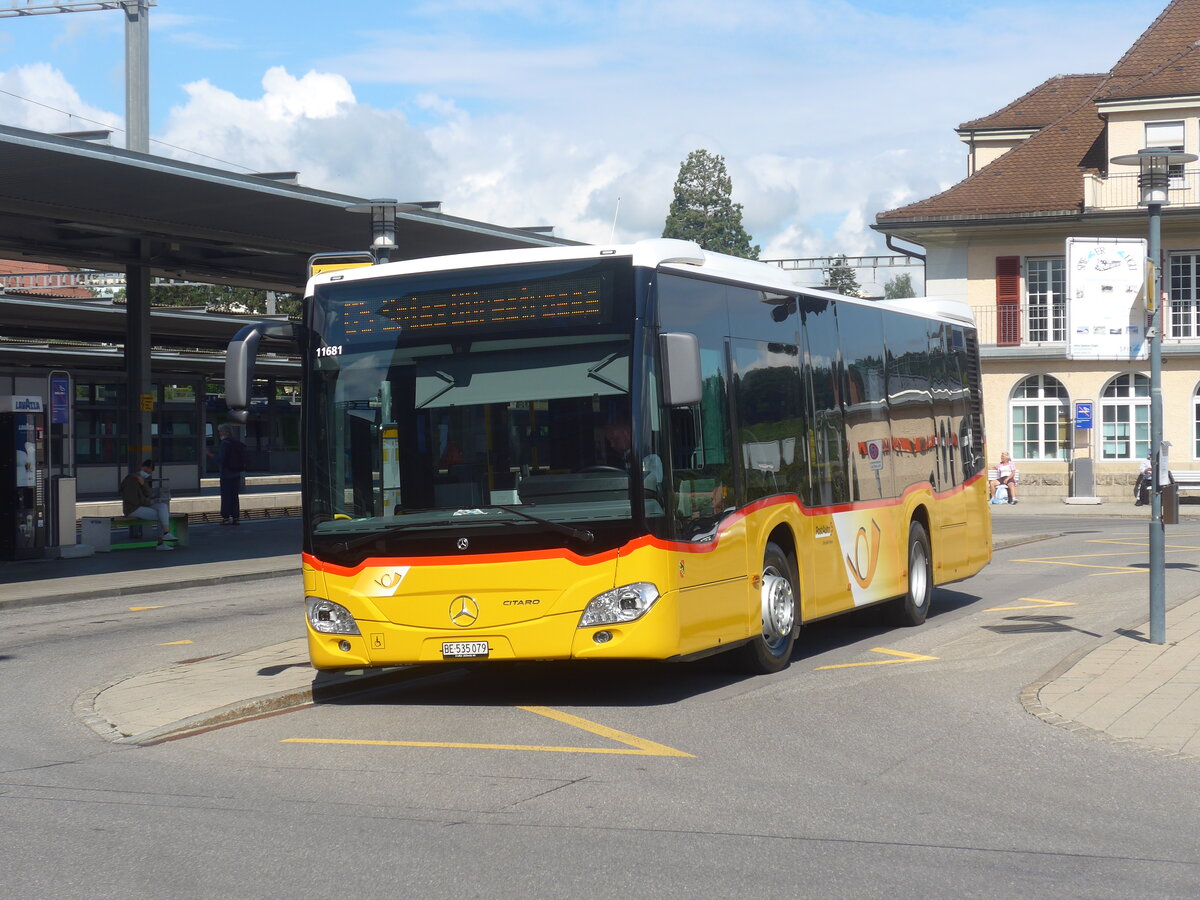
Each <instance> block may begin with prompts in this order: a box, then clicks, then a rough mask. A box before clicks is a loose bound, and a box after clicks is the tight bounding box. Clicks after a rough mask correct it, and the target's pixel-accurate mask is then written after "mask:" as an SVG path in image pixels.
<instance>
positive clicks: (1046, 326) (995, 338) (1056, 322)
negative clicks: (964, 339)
mask: <svg viewBox="0 0 1200 900" xmlns="http://www.w3.org/2000/svg"><path fill="white" fill-rule="evenodd" d="M971 312H972V313H974V315H975V327H976V329H977V333H978V336H979V346H980V347H981V348H984V347H986V348H1006V347H1011V348H1014V349H1023V350H1030V349H1047V350H1052V349H1057V350H1060V351H1065V350H1066V345H1067V317H1066V309H1065V307H1064V306H1063V305H1062V304H1061V303H1053V304H1044V303H1035V304H1029V303H1001V304H995V305H992V306H972V307H971ZM1163 313H1164V322H1165V325H1164V334H1163V349H1164V350H1165V351H1166V352H1168V353H1179V354H1185V355H1188V356H1191V355H1194V354H1196V353H1200V300H1190V301H1189V300H1184V301H1180V300H1175V301H1172V302H1170V303H1168V304H1167V305H1166V306H1165V307H1164V309H1163ZM1146 324H1147V326H1149V324H1150V323H1149V322H1147V323H1146Z"/></svg>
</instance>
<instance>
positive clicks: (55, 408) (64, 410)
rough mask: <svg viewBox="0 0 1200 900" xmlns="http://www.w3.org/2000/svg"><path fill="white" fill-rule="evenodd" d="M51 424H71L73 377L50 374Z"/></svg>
mask: <svg viewBox="0 0 1200 900" xmlns="http://www.w3.org/2000/svg"><path fill="white" fill-rule="evenodd" d="M50 424H51V425H70V424H71V377H70V376H69V375H51V376H50Z"/></svg>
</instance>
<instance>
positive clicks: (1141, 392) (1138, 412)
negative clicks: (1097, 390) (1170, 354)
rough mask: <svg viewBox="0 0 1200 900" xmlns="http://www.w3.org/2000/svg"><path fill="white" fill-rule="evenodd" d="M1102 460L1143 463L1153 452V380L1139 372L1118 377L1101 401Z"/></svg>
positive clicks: (1112, 381) (1105, 387) (1107, 388)
mask: <svg viewBox="0 0 1200 900" xmlns="http://www.w3.org/2000/svg"><path fill="white" fill-rule="evenodd" d="M1100 426H1101V428H1100V444H1101V452H1100V458H1101V459H1141V458H1142V457H1143V456H1145V455H1146V454H1147V453H1148V452H1149V451H1150V379H1149V378H1147V377H1146V376H1145V375H1142V374H1141V373H1140V372H1126V373H1125V374H1123V375H1118V376H1116V377H1115V378H1113V379H1112V380H1111V381H1109V382H1108V384H1106V385H1105V386H1104V392H1103V393H1102V395H1101V401H1100Z"/></svg>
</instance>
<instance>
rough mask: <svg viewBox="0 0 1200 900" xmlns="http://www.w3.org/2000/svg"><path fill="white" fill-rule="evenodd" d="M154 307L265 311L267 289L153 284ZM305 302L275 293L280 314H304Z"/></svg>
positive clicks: (121, 299) (122, 294)
mask: <svg viewBox="0 0 1200 900" xmlns="http://www.w3.org/2000/svg"><path fill="white" fill-rule="evenodd" d="M113 299H114V300H115V301H117V302H118V303H123V302H125V289H124V288H122V289H121V290H119V291H117V292H116V294H114V295H113ZM150 305H151V306H190V307H202V308H204V309H210V310H212V311H213V312H251V313H259V314H265V313H266V311H267V292H266V291H259V290H255V289H254V288H244V287H226V286H224V285H220V284H152V285H150ZM301 306H302V301H301V299H300V297H299V296H298V295H296V294H283V293H279V292H276V294H275V311H276V313H278V314H280V315H288V316H296V317H299V316H300V314H301Z"/></svg>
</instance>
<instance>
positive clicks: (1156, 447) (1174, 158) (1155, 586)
mask: <svg viewBox="0 0 1200 900" xmlns="http://www.w3.org/2000/svg"><path fill="white" fill-rule="evenodd" d="M1198 158H1200V157H1197V156H1196V155H1195V154H1192V153H1181V152H1179V151H1177V150H1169V149H1167V148H1166V147H1148V148H1146V149H1144V150H1139V151H1138V152H1137V153H1128V154H1125V155H1124V156H1114V157H1113V159H1112V161H1113V162H1114V163H1115V164H1117V165H1119V166H1138V168H1139V170H1140V174H1139V175H1138V188H1139V190H1140V191H1141V194H1142V197H1141V201H1140V202H1139V203H1138V205H1139V206H1144V207H1146V210H1147V212H1148V213H1149V214H1150V231H1149V247H1148V248H1147V256H1148V257H1149V259H1150V262H1151V264H1152V268H1151V277H1150V283H1149V284H1148V285H1147V297H1146V300H1147V301H1148V302H1149V303H1151V305H1152V308H1153V313H1152V318H1151V321H1150V333H1149V334H1148V335H1147V339H1148V340H1149V342H1150V462H1151V469H1150V477H1151V485H1152V486H1151V493H1150V643H1152V644H1162V643H1165V642H1166V639H1167V612H1166V593H1167V591H1166V587H1167V579H1166V553H1165V545H1166V539H1165V532H1164V528H1163V515H1162V482H1161V479H1160V477H1159V471H1160V468H1161V464H1162V443H1163V405H1162V325H1163V313H1162V308H1163V304H1162V287H1161V285H1162V266H1160V265H1159V262H1160V260H1159V256H1160V255H1161V252H1162V251H1161V246H1162V208H1163V207H1164V206H1165V205H1167V204H1168V203H1170V202H1171V200H1170V188H1171V166H1172V165H1179V164H1181V163H1189V162H1194V161H1195V160H1196V159H1198Z"/></svg>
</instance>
